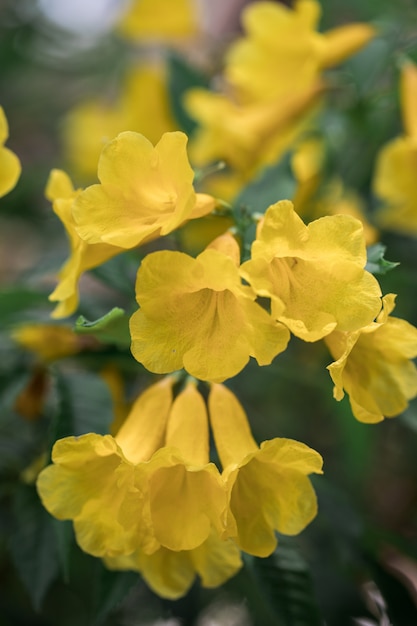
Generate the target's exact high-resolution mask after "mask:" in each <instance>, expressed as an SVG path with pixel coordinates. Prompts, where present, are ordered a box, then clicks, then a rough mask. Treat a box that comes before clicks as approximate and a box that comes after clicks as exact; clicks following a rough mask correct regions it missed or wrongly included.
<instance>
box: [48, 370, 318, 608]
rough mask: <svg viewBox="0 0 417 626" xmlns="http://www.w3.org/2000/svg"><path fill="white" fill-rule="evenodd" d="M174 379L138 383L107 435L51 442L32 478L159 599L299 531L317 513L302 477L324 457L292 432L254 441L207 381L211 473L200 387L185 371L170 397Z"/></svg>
mask: <svg viewBox="0 0 417 626" xmlns="http://www.w3.org/2000/svg"><path fill="white" fill-rule="evenodd" d="M174 382H175V381H174V378H173V377H166V378H163V379H162V380H160V381H159V382H157V383H156V384H154V385H152V386H151V387H149V388H148V389H147V390H146V391H145V392H143V393H142V394H141V395H140V396H139V397H138V399H137V400H136V402H135V403H134V405H133V407H132V410H131V412H130V413H129V415H128V416H127V418H126V420H125V422H124V423H123V425H122V426H121V428H120V429H119V431H118V432H117V433H116V435H115V436H114V437H112V436H111V435H105V436H102V435H95V434H93V433H91V434H87V435H83V436H81V437H78V438H75V437H68V438H66V439H61V440H59V441H58V442H57V443H56V444H55V446H54V449H53V453H52V460H53V465H51V466H49V467H47V468H45V469H44V470H43V471H42V472H41V473H40V475H39V478H38V483H37V486H38V491H39V494H40V497H41V499H42V502H43V504H44V506H45V507H46V508H47V509H48V511H50V513H52V515H54V516H55V517H57V518H58V519H71V520H73V522H74V529H75V532H76V537H77V541H78V543H79V545H80V546H81V547H82V548H83V550H85V551H86V552H88V553H89V554H92V555H94V556H97V557H101V558H103V559H104V560H105V562H106V565H107V566H108V567H109V568H111V569H133V570H137V571H139V572H141V573H142V575H143V576H144V578H145V580H147V582H148V584H149V585H150V586H151V587H152V588H153V589H154V590H155V591H156V592H157V593H159V594H160V595H161V596H165V597H169V598H175V597H178V596H180V595H183V594H184V593H185V592H186V591H187V589H188V588H189V587H190V586H191V584H192V582H193V580H194V578H195V576H196V575H197V574H198V575H199V576H200V578H201V580H202V584H203V585H204V586H206V587H213V586H217V585H219V584H221V583H222V582H224V581H225V580H227V579H228V578H230V576H232V575H234V574H235V573H236V571H237V570H238V569H239V568H240V567H241V565H242V562H241V558H240V550H244V551H245V552H248V553H249V554H253V555H256V556H267V555H269V554H271V553H272V552H273V550H274V549H275V546H276V543H277V541H276V538H275V530H278V531H279V532H281V533H283V534H287V535H294V534H297V533H299V532H300V531H301V530H302V529H303V528H304V527H305V526H306V525H307V524H308V523H309V522H310V521H311V520H312V519H313V518H314V516H315V515H316V512H317V504H316V497H315V493H314V490H313V488H312V485H311V483H310V480H309V478H308V476H309V474H312V473H321V466H322V460H321V457H320V455H319V454H318V453H317V452H315V451H314V450H312V449H310V448H308V447H307V446H305V445H304V444H301V443H299V442H297V441H292V440H289V439H273V440H270V441H265V442H263V443H262V445H261V447H258V446H257V444H256V443H255V441H254V439H253V437H252V435H251V432H250V427H249V424H248V421H247V418H246V415H245V413H244V411H243V409H242V407H241V405H240V404H239V402H238V400H237V399H236V397H235V396H234V394H233V393H232V392H231V391H230V390H228V389H227V388H226V387H225V386H223V385H220V384H214V385H212V387H211V389H210V393H209V398H208V408H209V414H210V423H211V427H212V431H213V435H214V439H215V442H216V446H217V451H218V456H219V458H220V461H221V464H222V466H223V471H222V472H220V471H219V469H218V468H217V466H216V465H215V464H214V463H212V462H210V460H209V422H208V415H207V409H206V404H205V401H204V399H203V397H202V395H201V394H200V393H199V391H198V390H197V388H196V385H195V383H194V382H192V381H188V383H186V385H185V387H184V388H183V389H182V390H181V391H180V392H179V393H178V395H176V397H175V399H173V385H174ZM167 520H169V523H167Z"/></svg>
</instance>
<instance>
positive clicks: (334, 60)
mask: <svg viewBox="0 0 417 626" xmlns="http://www.w3.org/2000/svg"><path fill="white" fill-rule="evenodd" d="M375 35H376V31H375V29H374V28H373V27H372V26H370V25H369V24H347V25H346V26H340V27H338V28H334V29H332V30H329V31H327V32H326V33H324V34H323V35H322V41H321V43H322V48H321V58H320V65H321V67H322V68H327V67H332V66H333V65H338V64H339V63H341V62H342V61H344V60H345V59H347V58H348V57H350V56H352V55H353V54H355V53H356V52H358V51H359V50H361V49H362V48H363V47H364V46H366V44H367V43H369V42H370V41H371V40H372V39H373V38H374V37H375Z"/></svg>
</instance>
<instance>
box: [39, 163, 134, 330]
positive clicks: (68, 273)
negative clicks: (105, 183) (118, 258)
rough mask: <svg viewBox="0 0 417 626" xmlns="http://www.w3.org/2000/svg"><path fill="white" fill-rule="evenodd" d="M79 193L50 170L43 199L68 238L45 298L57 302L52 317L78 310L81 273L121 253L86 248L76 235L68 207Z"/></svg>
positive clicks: (63, 175)
mask: <svg viewBox="0 0 417 626" xmlns="http://www.w3.org/2000/svg"><path fill="white" fill-rule="evenodd" d="M80 193H81V190H77V191H76V190H74V187H73V185H72V182H71V180H70V178H69V177H68V175H67V174H66V173H65V172H63V171H62V170H52V172H51V174H50V176H49V179H48V183H47V187H46V191H45V195H46V197H47V198H48V200H50V201H51V202H52V207H53V210H54V211H55V213H56V214H57V216H58V217H59V218H60V220H61V221H62V223H63V225H64V227H65V229H66V231H67V235H68V238H69V243H70V248H71V253H70V257H69V259H68V260H67V261H66V263H65V264H64V265H63V267H62V269H61V270H60V272H59V275H58V276H59V283H58V285H57V286H56V288H55V289H54V291H53V292H52V293H51V295H50V296H49V300H51V301H52V302H59V304H58V306H57V307H56V308H55V310H54V311H53V313H52V317H55V318H60V317H67V316H68V315H71V314H72V313H74V311H76V309H77V307H78V299H79V296H78V280H79V278H80V276H81V274H82V273H83V272H86V271H87V270H90V269H92V268H94V267H97V266H98V265H101V264H102V263H104V262H105V261H108V260H109V259H111V258H112V257H114V256H115V255H116V254H119V253H120V252H124V250H123V249H122V248H117V247H115V246H111V245H109V244H107V243H97V244H93V245H89V244H88V243H86V242H85V241H83V240H82V239H80V237H79V236H78V234H77V231H76V229H75V223H74V219H73V216H72V205H73V202H74V200H75V198H77V196H78V195H79V194H80Z"/></svg>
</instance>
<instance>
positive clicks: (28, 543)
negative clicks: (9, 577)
mask: <svg viewBox="0 0 417 626" xmlns="http://www.w3.org/2000/svg"><path fill="white" fill-rule="evenodd" d="M14 514H15V519H14V531H13V534H12V536H11V540H10V548H11V555H12V559H13V562H14V564H15V566H16V569H17V571H18V572H19V575H20V577H21V579H22V582H23V584H24V586H25V588H26V590H27V592H28V594H29V596H30V598H31V600H32V602H33V606H34V608H35V609H36V610H39V609H40V607H41V604H42V601H43V599H44V597H45V594H46V592H47V591H48V589H49V587H50V585H51V583H52V582H53V581H54V580H55V578H56V577H57V576H58V571H59V561H58V555H57V549H56V544H55V541H54V531H53V526H52V518H51V517H50V515H49V513H47V511H46V510H45V509H44V508H43V506H42V504H41V502H40V500H39V497H38V495H37V493H36V490H35V488H34V487H28V486H26V485H21V486H19V487H18V488H17V490H16V492H15V497H14Z"/></svg>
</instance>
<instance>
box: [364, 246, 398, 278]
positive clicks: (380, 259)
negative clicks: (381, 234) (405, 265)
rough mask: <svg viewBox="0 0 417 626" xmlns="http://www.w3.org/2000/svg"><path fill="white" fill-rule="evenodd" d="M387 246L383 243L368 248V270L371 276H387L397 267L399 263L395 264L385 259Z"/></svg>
mask: <svg viewBox="0 0 417 626" xmlns="http://www.w3.org/2000/svg"><path fill="white" fill-rule="evenodd" d="M385 250H386V246H384V245H383V244H382V243H376V244H375V245H374V246H370V247H369V248H368V260H367V263H366V269H367V271H368V272H371V274H386V273H387V272H390V271H391V270H393V269H394V267H397V265H399V263H393V262H392V261H387V260H386V259H384V254H385Z"/></svg>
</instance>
